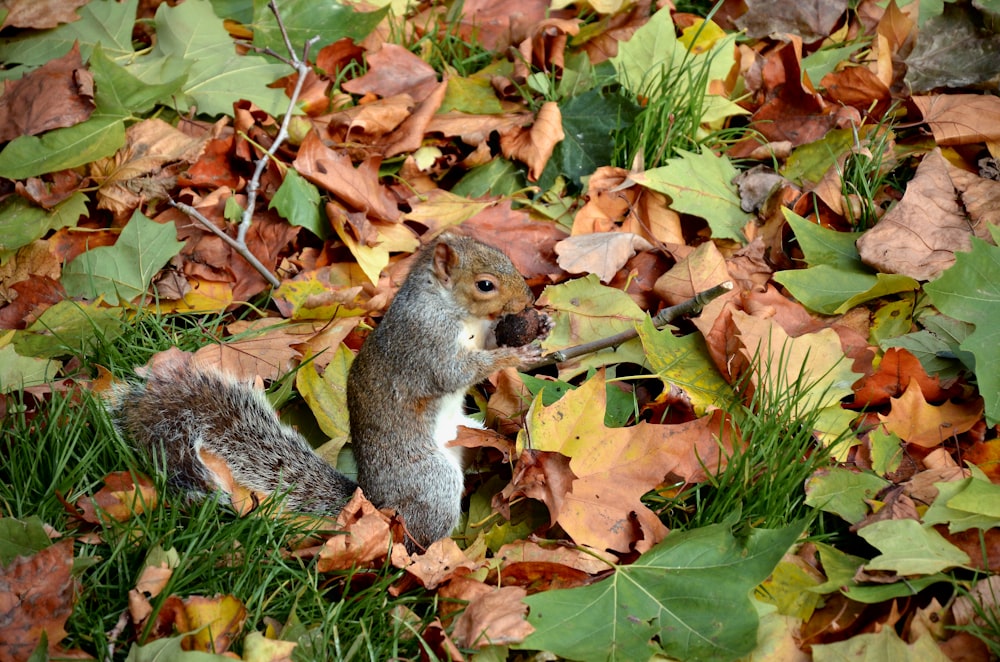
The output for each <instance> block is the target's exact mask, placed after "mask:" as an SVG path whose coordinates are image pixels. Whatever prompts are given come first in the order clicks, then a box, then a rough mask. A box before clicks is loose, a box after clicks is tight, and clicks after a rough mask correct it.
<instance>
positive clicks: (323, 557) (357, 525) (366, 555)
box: [316, 489, 406, 572]
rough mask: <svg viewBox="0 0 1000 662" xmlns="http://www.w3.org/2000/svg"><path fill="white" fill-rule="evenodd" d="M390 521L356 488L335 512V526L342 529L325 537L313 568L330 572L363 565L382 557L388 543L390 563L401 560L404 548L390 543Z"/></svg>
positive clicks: (397, 543)
mask: <svg viewBox="0 0 1000 662" xmlns="http://www.w3.org/2000/svg"><path fill="white" fill-rule="evenodd" d="M391 524H392V521H391V519H390V518H389V517H388V516H387V515H386V514H385V513H383V512H382V511H380V510H379V509H377V508H376V507H375V506H373V505H372V503H371V502H370V501H368V499H366V498H365V496H364V494H362V493H361V490H360V489H358V490H357V491H355V493H354V496H353V497H352V498H351V500H350V501H349V502H348V503H347V505H346V506H344V509H343V510H342V511H341V512H340V515H338V516H337V527H338V528H339V529H340V530H342V531H343V532H344V533H343V534H341V535H335V536H332V537H331V538H329V539H328V540H327V541H326V543H325V544H324V545H323V547H322V549H320V551H319V558H318V559H317V561H316V569H317V570H318V571H319V572H331V571H334V570H347V569H349V568H353V567H356V566H366V565H368V564H370V563H372V562H373V561H376V560H378V559H382V558H385V557H386V556H387V555H388V554H389V548H390V545H391V546H392V560H393V565H397V566H399V565H401V564H404V563H405V560H404V559H405V555H406V551H405V549H404V548H403V545H402V541H396V544H393V535H392V526H391Z"/></svg>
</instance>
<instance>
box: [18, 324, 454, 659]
mask: <svg viewBox="0 0 1000 662" xmlns="http://www.w3.org/2000/svg"><path fill="white" fill-rule="evenodd" d="M218 332H219V325H218V324H217V322H216V320H215V319H209V318H203V317H191V316H186V317H175V316H170V317H164V316H156V315H149V314H145V313H144V314H140V315H139V316H137V317H136V318H134V319H133V320H132V322H131V323H130V324H128V325H126V326H124V327H123V329H122V332H121V333H120V334H117V336H116V338H115V339H114V340H113V341H108V342H106V343H105V342H103V341H98V342H96V344H95V353H94V356H93V358H92V360H93V361H94V362H95V363H102V364H103V365H107V366H110V367H112V368H113V371H114V372H116V373H122V374H127V373H128V372H129V371H130V370H131V368H132V367H133V366H134V365H136V364H139V363H142V362H144V361H145V359H147V358H148V356H149V355H150V354H152V353H154V352H155V351H158V350H160V349H165V348H166V347H167V346H170V345H172V344H179V345H181V346H182V347H186V348H190V349H193V348H195V347H196V346H197V345H198V344H199V343H200V344H204V343H205V342H206V339H207V338H215V337H217V335H218ZM141 465H142V462H141V461H140V460H138V459H137V457H136V456H135V454H134V453H133V452H132V451H131V450H130V449H129V448H128V446H127V445H126V444H125V443H124V442H123V441H122V440H121V439H120V438H119V437H118V436H117V434H116V433H115V431H114V429H113V427H112V425H111V423H110V420H109V418H108V416H107V414H106V412H105V411H104V408H103V405H102V403H101V401H100V400H99V398H98V397H96V396H94V395H93V394H91V393H90V392H89V391H87V390H85V389H82V388H79V387H77V388H71V389H70V390H69V391H66V392H60V391H54V392H52V393H51V394H50V395H48V396H47V397H45V398H42V399H36V398H34V397H32V396H31V395H29V394H26V393H17V394H13V395H12V396H11V397H10V398H8V408H7V411H6V412H5V414H4V415H3V418H2V420H0V514H2V516H3V517H5V518H6V517H10V518H16V519H19V520H26V519H28V518H29V517H32V516H35V517H38V518H39V519H40V520H41V522H44V523H46V524H49V525H51V526H53V527H54V528H55V529H56V530H57V531H60V532H61V533H63V534H66V535H71V536H72V535H77V534H79V533H84V532H88V531H89V532H93V533H97V534H99V535H100V539H101V541H102V542H100V543H84V542H82V541H78V542H77V544H76V548H75V557H76V567H78V568H79V577H78V579H79V587H80V590H79V593H78V599H77V602H76V604H75V606H74V609H73V612H72V615H71V616H70V618H69V621H68V622H67V624H66V630H67V632H68V636H67V638H66V640H65V641H64V642H63V646H64V647H67V648H74V647H77V648H81V649H83V650H85V651H87V652H88V653H90V654H92V655H95V656H98V657H102V656H103V655H104V652H105V651H107V650H108V649H109V646H110V647H112V648H113V650H114V651H115V655H114V659H124V657H125V655H126V654H127V653H128V650H129V648H130V646H131V645H132V644H134V643H136V642H139V643H142V642H144V641H145V637H147V636H148V634H149V629H150V626H147V627H146V628H145V629H144V630H142V631H136V630H134V629H133V628H132V627H131V626H129V627H126V628H125V629H124V631H122V633H121V635H120V636H118V637H116V638H115V639H114V640H109V638H108V633H109V632H112V631H113V630H114V628H115V624H116V622H117V621H118V619H119V617H120V615H121V614H122V613H124V611H125V610H126V609H127V607H128V592H129V590H130V589H132V588H134V586H135V584H136V581H137V579H138V578H139V576H140V573H141V572H142V569H143V567H144V565H145V564H146V563H147V558H148V557H149V556H150V555H153V556H154V557H162V556H164V555H165V554H166V555H169V556H170V557H171V558H173V559H174V563H175V564H176V567H175V568H174V571H173V574H172V576H171V578H170V580H169V583H168V585H167V586H166V588H165V589H164V591H163V592H162V593H161V594H160V595H159V596H158V597H156V598H154V599H153V600H152V604H153V607H154V610H159V609H160V608H161V607H162V606H163V603H164V601H165V600H166V599H167V597H168V596H170V595H176V596H180V597H182V598H183V597H188V596H206V597H213V596H215V595H233V596H235V597H236V598H238V599H239V600H240V601H241V602H242V603H243V604H244V605H245V607H246V610H247V612H248V616H247V620H246V625H245V627H244V634H248V633H250V632H252V631H262V630H263V629H264V627H265V620H264V619H265V617H267V618H268V619H275V620H276V621H277V622H278V623H281V624H290V625H288V626H287V627H286V630H287V631H286V632H285V633H284V634H283V637H284V638H286V639H288V638H291V640H297V641H298V642H299V647H298V648H297V652H296V654H295V659H301V660H311V659H343V660H349V659H352V660H386V659H396V658H416V657H419V656H420V655H421V654H423V655H425V656H429V657H430V659H433V652H431V651H429V650H427V649H426V646H425V645H424V644H423V642H422V640H421V639H420V638H419V637H418V636H416V633H417V632H420V631H421V630H422V629H423V627H424V626H425V625H426V622H427V621H429V620H430V619H431V618H432V617H433V615H434V613H435V610H434V609H433V606H434V603H433V600H434V598H433V596H430V595H429V594H428V593H426V592H424V591H418V592H415V593H414V592H411V593H408V594H405V595H402V596H399V597H394V596H391V595H390V594H389V593H388V588H389V586H390V585H391V584H393V583H394V582H396V581H397V580H398V579H399V578H400V576H401V571H399V570H396V569H394V568H392V567H386V568H383V569H380V570H374V571H372V570H366V571H363V572H359V573H352V572H339V573H324V574H319V573H317V572H316V570H315V568H314V567H312V566H313V564H312V562H311V561H310V560H300V559H297V558H295V557H293V556H291V555H290V554H289V553H288V550H289V549H290V548H291V545H292V543H293V542H294V541H295V540H296V539H297V538H298V537H300V536H302V535H303V534H304V533H306V532H307V528H306V527H307V526H308V525H307V524H305V523H303V521H301V520H300V521H298V522H296V521H292V520H290V519H288V518H282V517H277V516H275V513H274V512H272V511H271V510H268V509H266V508H263V507H262V508H261V512H258V513H255V514H253V515H251V516H247V517H242V518H241V517H237V516H236V515H235V514H234V513H233V512H232V510H231V509H230V508H229V507H228V506H226V505H222V504H219V503H216V502H215V501H212V500H208V501H203V502H189V501H187V500H186V499H184V498H182V497H180V496H179V495H177V494H176V493H174V492H172V491H171V490H170V489H168V488H167V486H166V485H165V479H164V478H163V476H160V475H154V476H153V480H154V484H155V486H156V490H157V493H158V494H160V495H164V496H165V498H161V499H160V501H159V503H156V504H147V506H148V507H147V508H146V509H145V512H143V513H142V514H141V515H139V516H136V517H133V518H132V519H130V520H128V521H126V522H115V521H111V520H108V521H105V522H103V523H102V524H100V525H96V526H95V525H90V524H86V523H81V522H79V521H78V520H77V518H76V517H74V516H73V515H71V514H70V512H69V509H68V508H67V506H66V504H67V503H72V502H74V501H76V500H77V499H78V498H80V497H81V496H84V495H90V494H93V493H95V492H96V491H97V490H98V489H100V487H101V486H102V484H103V478H104V477H105V476H106V475H107V474H108V473H110V472H114V471H133V472H136V471H140V470H142V469H144V468H145V467H143V466H141ZM278 505H280V504H276V506H278ZM81 525H82V526H81ZM78 526H80V528H77V527H78ZM154 616H155V612H154ZM148 622H149V623H152V622H153V617H151V618H150V619H149V621H148ZM241 647H242V642H241V641H237V642H236V644H235V646H234V649H235V650H236V651H240V650H241Z"/></svg>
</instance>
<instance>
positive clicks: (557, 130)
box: [500, 101, 566, 182]
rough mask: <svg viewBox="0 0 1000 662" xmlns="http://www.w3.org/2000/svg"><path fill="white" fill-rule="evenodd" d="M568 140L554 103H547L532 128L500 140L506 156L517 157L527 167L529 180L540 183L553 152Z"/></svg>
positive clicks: (560, 114) (557, 108) (560, 115)
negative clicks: (563, 140)
mask: <svg viewBox="0 0 1000 662" xmlns="http://www.w3.org/2000/svg"><path fill="white" fill-rule="evenodd" d="M565 137H566V134H564V133H563V129H562V113H561V112H560V111H559V104H557V103H556V102H555V101H547V102H545V103H544V104H543V105H542V107H541V109H539V111H538V115H537V116H536V117H535V123H534V124H533V125H532V126H531V128H530V129H522V130H521V131H519V132H518V133H515V134H510V135H505V136H502V137H501V138H500V149H501V150H503V154H504V156H506V157H508V158H515V159H517V160H519V161H522V162H524V163H525V164H527V166H528V179H530V180H531V181H533V182H534V181H538V178H539V177H541V176H542V171H543V170H545V164H547V163H548V162H549V158H551V156H552V150H554V149H555V147H556V145H557V144H559V142H560V141H562V139H563V138H565Z"/></svg>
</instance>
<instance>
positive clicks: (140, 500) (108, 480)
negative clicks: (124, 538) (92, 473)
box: [76, 471, 159, 524]
mask: <svg viewBox="0 0 1000 662" xmlns="http://www.w3.org/2000/svg"><path fill="white" fill-rule="evenodd" d="M134 477H135V478H136V479H138V484H136V482H134V481H133V474H132V473H130V472H128V471H116V472H113V473H110V474H108V475H107V476H105V477H104V487H102V488H101V489H100V490H98V491H97V493H96V494H94V496H92V497H91V496H82V497H80V498H79V499H77V502H76V506H77V508H80V509H81V510H82V511H83V514H82V515H81V517H82V519H83V520H84V521H86V522H90V523H91V524H97V523H99V522H100V521H101V519H102V517H101V516H100V515H99V514H98V512H97V511H98V509H100V510H101V511H102V512H103V513H104V514H105V515H107V516H109V517H111V518H112V519H113V520H115V521H116V522H125V521H128V520H130V519H132V518H133V517H135V516H136V515H141V514H142V513H143V512H145V511H146V510H147V509H150V508H155V507H156V504H157V503H159V495H158V494H157V493H156V488H154V487H153V483H152V481H151V480H150V479H149V478H147V477H146V476H143V475H141V474H136V475H135V476H134Z"/></svg>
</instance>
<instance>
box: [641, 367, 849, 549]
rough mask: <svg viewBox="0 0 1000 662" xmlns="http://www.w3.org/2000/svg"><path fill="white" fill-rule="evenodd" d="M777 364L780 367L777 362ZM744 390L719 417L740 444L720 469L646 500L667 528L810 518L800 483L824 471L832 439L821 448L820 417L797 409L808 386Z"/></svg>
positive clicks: (775, 524)
mask: <svg viewBox="0 0 1000 662" xmlns="http://www.w3.org/2000/svg"><path fill="white" fill-rule="evenodd" d="M780 361H781V362H782V363H783V362H784V361H785V358H784V356H783V355H782V357H781V359H780ZM756 362H757V360H755V361H754V363H756ZM756 372H758V373H761V372H762V371H759V370H758V371H756ZM775 372H776V373H778V374H783V371H782V370H781V369H779V370H777V371H775ZM748 385H749V381H748V380H747V379H743V380H742V382H741V386H740V390H742V391H743V392H744V393H745V394H747V397H745V398H744V402H743V403H740V404H738V405H736V406H733V407H731V408H730V409H729V411H728V412H727V413H728V414H729V416H730V418H731V421H732V424H733V426H734V427H735V429H736V430H738V432H739V437H740V438H741V439H742V440H743V441H744V445H743V446H742V447H736V448H734V449H733V451H732V452H731V453H729V454H728V455H727V457H726V460H727V461H726V466H725V467H724V468H723V469H722V470H720V471H718V472H717V473H715V474H714V475H709V477H708V480H706V481H705V482H704V483H700V484H698V485H694V486H689V487H687V488H686V489H684V490H683V491H681V492H680V493H679V494H677V495H676V496H674V497H672V498H663V497H661V496H655V495H650V496H648V497H647V500H649V501H650V502H651V503H652V505H653V507H654V509H655V510H657V511H658V512H660V513H661V516H662V517H663V519H664V522H665V523H666V524H667V526H669V527H670V528H671V529H680V530H686V529H694V528H698V527H702V526H708V525H710V524H717V523H718V522H721V521H723V520H725V519H726V518H727V517H729V516H731V515H732V514H733V513H740V514H741V520H742V521H743V522H745V523H746V524H748V525H750V526H753V527H761V528H780V527H783V526H787V525H789V524H791V523H792V522H795V521H796V520H799V519H801V518H803V517H808V518H812V517H815V516H816V514H817V511H815V510H813V509H812V508H810V507H809V506H807V505H806V503H805V496H806V495H805V482H806V479H808V478H809V477H810V476H811V475H812V474H813V473H814V472H815V471H816V470H817V469H820V468H822V467H826V466H829V465H830V464H831V458H830V448H832V447H834V446H835V445H836V443H838V441H839V440H834V441H833V442H832V443H830V444H829V445H824V444H822V443H820V442H819V440H818V439H817V438H816V436H815V434H814V430H815V429H816V428H817V427H818V422H819V418H820V412H819V411H816V410H803V407H802V406H801V403H802V401H803V397H804V394H805V393H806V392H807V391H809V389H810V387H811V386H812V383H810V382H808V381H807V379H806V377H805V376H804V374H803V373H802V372H800V373H799V375H798V377H797V378H796V379H795V380H794V381H793V382H792V383H785V382H784V381H783V380H780V379H779V380H778V383H771V382H769V381H768V380H762V381H761V383H760V385H759V386H758V388H756V389H750V388H749V386H748Z"/></svg>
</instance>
